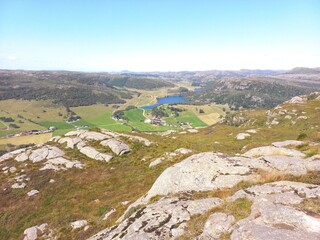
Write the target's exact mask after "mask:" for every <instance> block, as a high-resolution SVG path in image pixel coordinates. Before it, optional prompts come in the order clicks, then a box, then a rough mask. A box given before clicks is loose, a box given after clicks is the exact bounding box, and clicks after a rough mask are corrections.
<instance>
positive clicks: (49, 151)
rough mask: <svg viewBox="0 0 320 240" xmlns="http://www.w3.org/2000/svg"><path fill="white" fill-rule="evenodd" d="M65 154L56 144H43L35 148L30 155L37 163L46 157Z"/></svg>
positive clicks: (30, 158) (31, 159)
mask: <svg viewBox="0 0 320 240" xmlns="http://www.w3.org/2000/svg"><path fill="white" fill-rule="evenodd" d="M63 155H64V152H63V151H62V150H61V149H59V148H57V147H55V146H43V147H42V148H38V149H36V150H33V151H32V152H31V154H30V155H29V160H30V161H32V162H34V163H36V162H40V161H43V160H44V159H50V158H57V157H61V156H63Z"/></svg>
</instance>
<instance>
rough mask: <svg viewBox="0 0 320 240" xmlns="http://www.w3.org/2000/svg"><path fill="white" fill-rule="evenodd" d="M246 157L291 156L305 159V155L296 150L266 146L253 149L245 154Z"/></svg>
mask: <svg viewBox="0 0 320 240" xmlns="http://www.w3.org/2000/svg"><path fill="white" fill-rule="evenodd" d="M243 156H245V157H260V156H291V157H304V156H305V154H304V153H302V152H300V151H298V150H294V149H288V148H282V147H274V146H265V147H258V148H252V149H250V150H249V151H247V152H245V153H244V154H243Z"/></svg>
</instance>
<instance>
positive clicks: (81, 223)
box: [70, 220, 88, 230]
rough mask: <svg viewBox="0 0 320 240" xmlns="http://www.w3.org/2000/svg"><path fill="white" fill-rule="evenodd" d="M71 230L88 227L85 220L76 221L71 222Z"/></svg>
mask: <svg viewBox="0 0 320 240" xmlns="http://www.w3.org/2000/svg"><path fill="white" fill-rule="evenodd" d="M70 225H71V227H72V229H73V230H74V229H79V228H83V227H85V226H87V225H88V221H87V220H77V221H74V222H72V223H71V224H70Z"/></svg>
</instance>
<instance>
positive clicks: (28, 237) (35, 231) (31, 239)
mask: <svg viewBox="0 0 320 240" xmlns="http://www.w3.org/2000/svg"><path fill="white" fill-rule="evenodd" d="M47 228H48V224H47V223H43V224H40V225H36V226H33V227H30V228H27V229H26V230H24V232H23V234H24V238H23V240H36V239H38V235H41V239H42V237H44V238H43V239H49V238H47V237H52V235H51V234H45V232H46V231H47V230H48V229H47ZM49 232H50V231H49ZM44 235H45V236H44Z"/></svg>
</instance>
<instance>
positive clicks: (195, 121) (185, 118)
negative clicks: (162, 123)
mask: <svg viewBox="0 0 320 240" xmlns="http://www.w3.org/2000/svg"><path fill="white" fill-rule="evenodd" d="M177 121H180V122H190V123H191V125H192V127H205V126H207V124H205V123H204V122H202V121H201V120H200V119H199V118H198V117H197V116H196V115H195V114H194V113H193V112H191V111H184V112H181V113H180V116H179V117H177Z"/></svg>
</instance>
